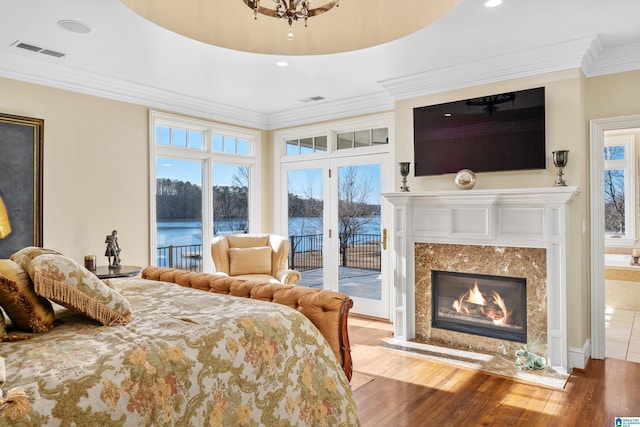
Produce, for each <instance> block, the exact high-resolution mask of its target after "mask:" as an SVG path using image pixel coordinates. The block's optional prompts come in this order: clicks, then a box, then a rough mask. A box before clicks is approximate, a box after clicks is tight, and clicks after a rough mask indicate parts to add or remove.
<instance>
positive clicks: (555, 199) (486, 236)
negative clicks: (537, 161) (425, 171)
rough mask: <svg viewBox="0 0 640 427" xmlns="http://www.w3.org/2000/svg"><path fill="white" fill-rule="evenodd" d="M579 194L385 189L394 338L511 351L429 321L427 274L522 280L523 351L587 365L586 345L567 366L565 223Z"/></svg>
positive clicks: (563, 366) (514, 345)
mask: <svg viewBox="0 0 640 427" xmlns="http://www.w3.org/2000/svg"><path fill="white" fill-rule="evenodd" d="M579 193H580V189H579V188H577V187H543V188H508V189H474V190H470V191H444V190H443V191H438V190H436V191H414V192H411V193H409V192H397V193H385V194H383V196H384V197H385V198H386V199H387V200H388V201H389V203H391V204H392V205H393V215H392V216H393V218H392V221H391V222H390V223H391V224H392V229H391V243H392V253H393V254H394V266H395V267H394V272H395V275H394V295H393V297H394V298H393V301H394V306H393V333H394V339H395V340H396V341H397V342H399V343H402V342H408V341H412V340H415V341H418V342H422V343H428V344H431V343H434V344H438V345H445V346H451V347H455V348H464V349H470V350H472V351H478V352H487V353H494V354H500V355H509V356H511V355H513V354H514V352H515V351H516V350H518V349H519V348H522V346H523V343H521V342H516V341H510V340H500V339H496V338H489V337H484V336H480V335H471V334H467V333H464V332H458V331H450V330H447V329H441V328H434V327H433V326H432V316H431V314H432V313H431V312H432V310H433V304H432V301H431V298H432V290H431V287H432V283H431V270H440V271H458V272H466V273H482V274H488V275H496V276H512V277H525V278H526V288H527V289H526V293H527V310H526V322H527V324H526V325H527V333H526V335H527V341H526V347H527V349H529V350H531V351H533V352H534V353H536V354H539V355H542V356H544V357H546V358H547V361H548V362H549V365H550V366H551V367H552V368H553V369H555V370H556V371H558V372H563V373H566V372H568V368H569V366H570V365H571V366H572V367H581V368H584V366H585V363H586V360H587V359H588V357H587V354H588V351H587V350H588V347H587V346H586V344H585V347H583V348H584V349H585V350H584V351H582V350H580V349H578V350H576V351H574V350H572V351H571V357H572V358H573V361H572V362H571V363H569V355H570V351H569V337H568V319H567V312H568V303H567V301H568V296H567V274H568V270H567V268H566V263H567V259H568V257H569V255H570V254H569V251H568V241H567V240H568V239H567V237H568V235H567V230H569V228H570V221H569V219H570V218H579V215H577V214H572V215H570V214H569V210H570V209H569V208H570V203H571V201H572V200H574V198H575V197H576V196H577V195H578V194H579ZM575 252H576V251H574V255H571V256H575ZM523 317H524V315H523ZM524 326H525V325H524V324H523V327H524Z"/></svg>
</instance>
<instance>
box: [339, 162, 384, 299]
mask: <svg viewBox="0 0 640 427" xmlns="http://www.w3.org/2000/svg"><path fill="white" fill-rule="evenodd" d="M380 208H381V206H380V165H379V164H369V165H358V166H354V165H349V166H341V167H339V168H338V242H339V248H338V250H339V263H338V265H339V268H338V271H339V287H338V289H339V291H340V292H343V293H345V294H347V295H350V296H351V297H359V298H365V299H371V300H377V301H380V300H381V275H380V271H381V244H380V243H381V242H380V236H382V230H381V229H380Z"/></svg>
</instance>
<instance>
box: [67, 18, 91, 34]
mask: <svg viewBox="0 0 640 427" xmlns="http://www.w3.org/2000/svg"><path fill="white" fill-rule="evenodd" d="M58 26H59V27H60V28H64V29H65V30H67V31H71V32H72V33H76V34H89V33H91V32H93V28H91V27H90V26H88V25H87V24H85V23H84V22H80V21H73V20H71V19H63V20H61V21H58Z"/></svg>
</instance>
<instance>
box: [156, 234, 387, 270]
mask: <svg viewBox="0 0 640 427" xmlns="http://www.w3.org/2000/svg"><path fill="white" fill-rule="evenodd" d="M340 237H342V235H341V236H340ZM340 241H341V242H342V241H343V239H342V238H341V239H340ZM289 244H290V246H291V248H290V253H289V268H291V269H293V270H298V271H308V270H315V269H317V268H322V234H307V235H302V236H289ZM202 255H203V252H202V245H182V246H173V245H172V246H165V247H160V248H158V250H157V265H158V266H160V267H171V268H180V269H183V270H189V271H202ZM339 259H340V266H341V267H351V268H362V269H367V270H377V271H380V236H379V235H378V234H354V235H352V236H350V237H349V239H347V240H345V241H344V245H343V246H342V247H341V248H340V257H339Z"/></svg>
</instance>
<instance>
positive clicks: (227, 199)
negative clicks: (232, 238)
mask: <svg viewBox="0 0 640 427" xmlns="http://www.w3.org/2000/svg"><path fill="white" fill-rule="evenodd" d="M212 176H213V235H214V236H219V235H221V234H240V233H248V232H249V167H248V166H242V165H233V164H225V163H214V164H213V173H212Z"/></svg>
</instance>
